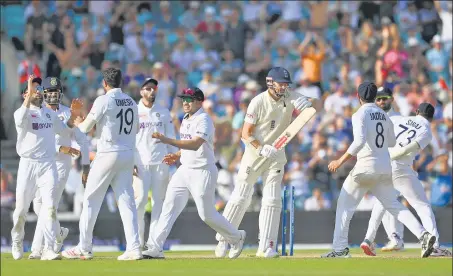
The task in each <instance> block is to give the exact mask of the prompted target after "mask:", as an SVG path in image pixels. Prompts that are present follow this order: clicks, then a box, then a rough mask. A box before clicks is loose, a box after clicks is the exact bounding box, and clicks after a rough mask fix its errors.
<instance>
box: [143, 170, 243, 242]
mask: <svg viewBox="0 0 453 276" xmlns="http://www.w3.org/2000/svg"><path fill="white" fill-rule="evenodd" d="M216 185H217V167H216V166H215V165H210V166H209V167H207V168H203V169H201V168H200V169H191V168H187V167H185V166H184V165H182V166H180V167H179V168H178V169H177V170H176V172H175V174H174V175H173V177H172V178H171V180H170V183H169V184H168V188H167V193H166V195H165V200H164V204H163V207H162V213H161V215H160V217H159V220H158V222H157V224H156V227H155V230H154V232H153V233H150V234H151V236H150V238H149V239H148V242H147V244H148V246H150V247H154V248H156V249H158V250H162V249H163V246H164V243H165V240H166V239H167V237H168V235H169V234H170V231H171V228H172V227H173V224H174V223H175V221H176V219H177V218H178V216H179V215H180V214H181V212H182V210H183V209H184V207H185V206H186V204H187V200H188V199H189V193H190V194H191V195H192V197H193V199H194V201H195V204H196V206H197V210H198V215H199V216H200V218H201V220H202V221H204V222H205V223H206V224H207V225H208V226H210V227H211V228H212V229H214V230H215V231H216V232H218V233H221V234H222V236H224V237H225V239H226V240H227V241H228V242H230V243H233V244H234V243H237V242H238V241H239V240H240V239H241V234H240V232H239V231H238V230H237V228H236V227H234V226H233V225H231V224H230V223H229V222H228V221H227V220H226V219H225V218H224V217H222V215H220V214H219V213H218V212H217V210H216V209H215V188H216Z"/></svg>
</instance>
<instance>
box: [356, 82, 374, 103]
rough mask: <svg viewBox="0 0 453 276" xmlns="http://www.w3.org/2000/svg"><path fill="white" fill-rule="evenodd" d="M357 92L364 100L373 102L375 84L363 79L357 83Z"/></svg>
mask: <svg viewBox="0 0 453 276" xmlns="http://www.w3.org/2000/svg"><path fill="white" fill-rule="evenodd" d="M358 94H359V96H360V98H362V99H364V100H365V101H367V102H374V100H375V99H376V95H377V86H376V84H374V83H372V82H369V81H365V82H363V83H361V84H360V85H359V89H358Z"/></svg>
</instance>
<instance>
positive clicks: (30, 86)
mask: <svg viewBox="0 0 453 276" xmlns="http://www.w3.org/2000/svg"><path fill="white" fill-rule="evenodd" d="M41 83H42V80H41V78H39V77H35V76H34V75H33V74H31V75H30V76H29V77H28V82H27V87H26V88H25V89H24V92H23V97H24V102H23V103H22V106H21V107H20V108H19V109H18V110H16V112H14V121H15V124H16V126H17V127H24V126H25V123H26V122H27V120H28V116H27V115H28V113H29V111H30V104H32V102H34V103H35V104H36V106H41V104H42V101H43V97H42V88H41V86H40V85H41Z"/></svg>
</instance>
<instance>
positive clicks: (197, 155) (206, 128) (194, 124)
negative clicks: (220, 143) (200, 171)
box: [179, 108, 216, 168]
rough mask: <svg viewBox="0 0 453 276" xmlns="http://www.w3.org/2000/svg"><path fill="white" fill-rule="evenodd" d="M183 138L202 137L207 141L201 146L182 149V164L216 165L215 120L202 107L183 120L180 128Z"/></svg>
mask: <svg viewBox="0 0 453 276" xmlns="http://www.w3.org/2000/svg"><path fill="white" fill-rule="evenodd" d="M179 135H180V137H181V140H192V139H194V138H195V137H200V138H202V139H203V140H205V142H204V143H203V144H202V145H201V147H200V148H199V149H198V150H196V151H194V150H185V149H181V164H182V165H183V166H185V167H189V168H203V167H206V166H208V165H215V163H216V159H215V155H214V135H215V128H214V122H213V121H212V119H211V118H210V117H209V115H208V114H207V113H206V112H204V110H203V109H202V108H200V109H199V110H198V111H197V112H195V113H194V114H193V115H192V116H190V117H185V118H184V119H183V120H182V123H181V127H180V129H179Z"/></svg>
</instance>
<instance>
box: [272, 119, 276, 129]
mask: <svg viewBox="0 0 453 276" xmlns="http://www.w3.org/2000/svg"><path fill="white" fill-rule="evenodd" d="M274 128H275V120H272V121H271V130H273V129H274Z"/></svg>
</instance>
